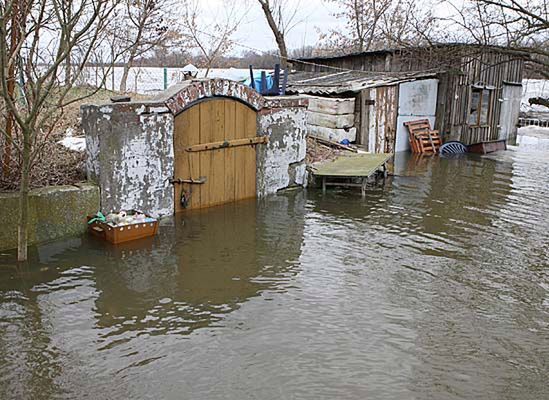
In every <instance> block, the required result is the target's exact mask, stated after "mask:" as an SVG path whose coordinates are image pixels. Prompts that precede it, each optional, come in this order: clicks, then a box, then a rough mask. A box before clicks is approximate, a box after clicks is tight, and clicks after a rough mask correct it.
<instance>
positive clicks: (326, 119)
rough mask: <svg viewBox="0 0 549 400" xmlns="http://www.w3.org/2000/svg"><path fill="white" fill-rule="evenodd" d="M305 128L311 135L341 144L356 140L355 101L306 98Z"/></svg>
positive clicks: (315, 97)
mask: <svg viewBox="0 0 549 400" xmlns="http://www.w3.org/2000/svg"><path fill="white" fill-rule="evenodd" d="M307 98H308V99H309V107H308V109H307V128H308V131H309V133H310V134H311V135H314V136H316V137H320V138H324V139H328V140H331V141H334V142H341V141H342V140H344V139H347V140H349V142H354V141H355V140H356V127H355V126H354V123H355V115H354V112H355V99H354V98H348V99H346V98H329V97H319V96H307Z"/></svg>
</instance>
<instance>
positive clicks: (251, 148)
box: [174, 99, 257, 212]
mask: <svg viewBox="0 0 549 400" xmlns="http://www.w3.org/2000/svg"><path fill="white" fill-rule="evenodd" d="M256 118H257V116H256V112H255V111H254V110H252V109H250V108H249V107H247V106H245V105H244V104H242V103H240V102H238V101H236V100H231V99H213V100H207V101H204V102H201V103H199V104H197V105H195V106H193V107H191V108H190V109H188V110H186V111H184V112H183V113H181V114H179V115H178V116H177V117H176V118H175V132H174V150H175V171H174V178H175V180H176V181H177V180H178V179H181V180H197V181H198V180H199V179H200V178H205V180H206V181H205V183H203V184H196V183H195V184H191V183H174V186H175V189H174V190H175V211H176V212H179V211H183V210H186V209H194V208H204V207H210V206H214V205H218V204H223V203H227V202H232V201H237V200H241V199H246V198H250V197H255V196H256V148H255V145H245V146H238V147H232V146H229V147H226V148H225V147H223V148H215V149H211V147H212V146H208V149H200V150H196V149H195V150H192V151H189V147H191V146H197V145H207V144H213V143H220V142H227V143H231V141H235V140H238V139H249V138H255V136H256V134H257V123H256ZM218 147H219V146H218ZM182 196H183V198H184V199H185V200H186V201H185V204H183V202H181V199H182Z"/></svg>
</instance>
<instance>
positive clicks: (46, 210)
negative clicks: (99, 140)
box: [0, 184, 99, 250]
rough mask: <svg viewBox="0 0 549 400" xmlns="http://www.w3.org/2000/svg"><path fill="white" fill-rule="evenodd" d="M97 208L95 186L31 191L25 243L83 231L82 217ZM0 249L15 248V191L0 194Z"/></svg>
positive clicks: (48, 188) (16, 205)
mask: <svg viewBox="0 0 549 400" xmlns="http://www.w3.org/2000/svg"><path fill="white" fill-rule="evenodd" d="M98 210H99V188H98V187H97V186H95V185H90V184H82V185H79V186H52V187H45V188H41V189H35V190H31V192H30V196H29V243H31V244H34V243H40V242H47V241H51V240H55V239H59V238H62V237H65V236H74V235H79V234H81V233H83V232H85V231H86V229H87V225H86V216H87V215H93V214H95V213H96V212H97V211H98ZM0 219H1V220H2V223H3V227H2V229H1V230H0V250H7V249H14V248H15V247H17V224H18V219H19V193H0Z"/></svg>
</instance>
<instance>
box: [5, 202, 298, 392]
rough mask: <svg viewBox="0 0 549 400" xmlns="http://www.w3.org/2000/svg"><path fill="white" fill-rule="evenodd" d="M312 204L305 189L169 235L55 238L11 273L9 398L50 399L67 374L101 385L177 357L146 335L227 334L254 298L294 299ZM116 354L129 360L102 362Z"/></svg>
mask: <svg viewBox="0 0 549 400" xmlns="http://www.w3.org/2000/svg"><path fill="white" fill-rule="evenodd" d="M303 201H304V200H303V193H302V192H299V193H294V194H292V195H289V196H285V197H282V198H276V197H273V198H270V199H267V200H265V201H263V202H260V203H256V202H255V201H245V202H241V203H239V204H235V205H228V206H225V207H218V208H214V209H210V210H204V211H197V212H193V213H189V214H185V215H179V216H176V217H175V218H174V219H172V220H167V221H164V223H163V225H162V229H161V230H160V234H159V235H158V236H157V237H155V238H152V239H143V240H140V241H137V242H131V243H127V244H123V245H118V246H110V245H106V244H105V243H102V242H99V241H97V240H95V239H94V238H83V239H75V240H70V241H67V242H57V243H52V244H49V245H45V246H41V247H40V248H34V249H32V251H31V262H30V263H29V266H27V267H23V268H19V269H15V268H13V267H10V268H3V269H0V295H1V296H2V297H1V298H0V324H1V325H0V326H2V328H3V329H2V333H1V334H0V357H2V358H0V360H1V362H0V370H1V371H2V372H4V371H5V372H6V374H2V378H0V382H1V383H2V385H1V387H2V388H3V389H5V392H4V393H3V394H2V392H1V391H0V394H2V396H0V397H2V398H5V397H6V396H7V394H8V393H9V392H11V391H13V390H15V392H14V393H17V397H30V398H41V397H43V398H49V397H50V395H51V394H53V393H55V394H59V393H62V390H61V389H60V388H59V384H58V383H57V382H56V379H55V378H56V377H58V376H61V375H63V374H69V375H73V376H76V377H77V376H79V374H80V373H84V371H85V370H86V369H91V370H93V371H94V373H95V374H97V378H98V379H99V380H100V378H106V377H107V376H109V375H111V374H114V375H117V374H120V373H123V372H124V371H125V370H126V369H127V368H135V367H139V366H144V365H147V364H148V363H151V362H153V361H155V360H157V359H160V358H162V357H165V356H166V354H162V353H161V352H160V353H158V351H157V350H155V351H152V352H148V351H147V350H146V349H145V350H144V349H140V346H142V345H144V343H143V340H144V339H146V338H149V337H153V336H163V337H164V336H165V335H168V334H169V335H176V336H179V335H184V336H185V335H190V334H192V333H193V332H194V331H195V330H197V329H200V328H209V329H212V328H215V327H223V322H222V321H223V318H224V315H226V314H227V313H230V312H232V311H234V310H236V309H238V308H239V307H240V306H241V305H242V303H244V302H246V301H247V300H248V299H250V298H252V297H256V296H261V295H262V293H264V292H266V291H268V290H269V289H275V290H276V291H277V292H283V291H284V290H285V289H284V286H285V285H284V282H287V281H288V280H289V277H291V276H292V275H294V274H295V273H296V271H295V269H296V267H297V266H298V262H297V261H296V260H298V259H299V255H300V253H299V252H300V245H301V242H300V241H301V238H302V235H303ZM266 208H269V209H270V210H271V212H270V213H268V214H267V213H266V212H265V209H266ZM288 239H291V240H288ZM8 257H12V255H11V254H10V255H8ZM8 257H6V255H4V259H5V260H7V259H8ZM76 265H78V267H76ZM44 325H46V326H47V327H46V328H45V327H44ZM4 328H5V329H4ZM75 330H76V334H75V332H74V331H75ZM68 332H71V334H70V337H67V334H68ZM78 332H85V335H82V336H80V335H79V334H78ZM56 342H60V343H59V345H56ZM105 351H107V352H110V351H113V352H114V353H115V354H118V356H119V357H122V359H119V360H117V361H113V360H112V359H111V360H110V361H109V362H108V363H105V362H104V361H105V360H101V359H97V358H96V357H95V354H96V352H105ZM149 353H150V354H149ZM152 353H155V355H153V354H152ZM33 359H34V360H33ZM59 359H61V360H63V361H62V365H57V363H58V360H59ZM35 364H36V365H35ZM64 369H66V370H64ZM63 370H64V371H63ZM15 376H16V377H17V379H14V377H15ZM72 379H73V378H71V381H72ZM115 380H116V378H115ZM88 381H89V382H88V383H91V382H93V381H94V380H93V379H91V382H90V379H88ZM98 384H99V385H100V386H102V385H103V384H102V383H99V382H98V381H95V382H93V386H96V385H98ZM84 387H85V385H84ZM41 388H47V391H46V392H41V390H42V389H41ZM8 390H9V391H8ZM29 390H30V391H29ZM34 390H36V392H34ZM123 393H125V392H123ZM4 394H5V395H6V396H4Z"/></svg>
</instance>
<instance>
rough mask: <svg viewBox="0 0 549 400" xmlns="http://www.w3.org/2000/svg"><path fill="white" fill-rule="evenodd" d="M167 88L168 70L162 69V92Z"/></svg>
mask: <svg viewBox="0 0 549 400" xmlns="http://www.w3.org/2000/svg"><path fill="white" fill-rule="evenodd" d="M167 88H168V68H166V67H164V90H166V89H167Z"/></svg>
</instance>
